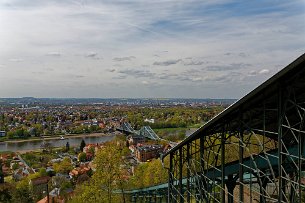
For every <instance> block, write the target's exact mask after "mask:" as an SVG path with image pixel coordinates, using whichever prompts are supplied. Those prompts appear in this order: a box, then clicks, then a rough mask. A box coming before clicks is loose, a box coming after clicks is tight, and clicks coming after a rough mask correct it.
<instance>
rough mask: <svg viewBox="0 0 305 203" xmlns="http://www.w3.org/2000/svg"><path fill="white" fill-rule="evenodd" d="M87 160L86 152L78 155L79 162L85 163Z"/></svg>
mask: <svg viewBox="0 0 305 203" xmlns="http://www.w3.org/2000/svg"><path fill="white" fill-rule="evenodd" d="M86 158H87V155H86V153H85V152H81V153H79V154H78V161H80V162H85V161H86Z"/></svg>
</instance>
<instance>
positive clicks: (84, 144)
mask: <svg viewBox="0 0 305 203" xmlns="http://www.w3.org/2000/svg"><path fill="white" fill-rule="evenodd" d="M85 146H86V143H85V140H84V139H82V141H81V143H80V146H79V149H80V151H83V149H84V147H85Z"/></svg>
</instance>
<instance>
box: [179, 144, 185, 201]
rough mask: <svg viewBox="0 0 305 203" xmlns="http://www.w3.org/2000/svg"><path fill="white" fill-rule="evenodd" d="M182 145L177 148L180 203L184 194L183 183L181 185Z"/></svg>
mask: <svg viewBox="0 0 305 203" xmlns="http://www.w3.org/2000/svg"><path fill="white" fill-rule="evenodd" d="M182 153H183V147H181V148H180V149H179V193H180V195H179V196H180V198H179V199H180V201H179V202H180V203H183V202H184V196H183V185H182V178H183V176H182V175H183V174H182V170H183V154H182Z"/></svg>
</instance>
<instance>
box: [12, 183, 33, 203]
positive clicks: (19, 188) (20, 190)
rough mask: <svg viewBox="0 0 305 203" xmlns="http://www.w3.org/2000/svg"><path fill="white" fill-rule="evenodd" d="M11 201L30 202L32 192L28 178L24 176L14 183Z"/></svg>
mask: <svg viewBox="0 0 305 203" xmlns="http://www.w3.org/2000/svg"><path fill="white" fill-rule="evenodd" d="M13 202H16V203H17V202H22V203H32V202H34V201H33V194H32V192H31V189H30V187H29V178H25V179H23V180H21V181H19V182H18V183H17V184H16V189H15V190H14V191H13Z"/></svg>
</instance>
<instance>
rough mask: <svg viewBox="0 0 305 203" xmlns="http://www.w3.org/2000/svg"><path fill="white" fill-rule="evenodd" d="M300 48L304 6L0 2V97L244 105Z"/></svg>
mask: <svg viewBox="0 0 305 203" xmlns="http://www.w3.org/2000/svg"><path fill="white" fill-rule="evenodd" d="M304 52H305V1H303V0H299V1H297V0H291V1H287V0H285V1H284V0H283V1H282V0H274V1H270V0H265V1H263V0H255V1H250V0H249V1H244V0H234V1H233V0H232V1H231V0H153V1H151V0H149V1H148V0H128V1H127V0H107V1H103V0H92V1H91V0H80V1H77V0H44V1H41V0H0V97H25V96H32V97H63V98H66V97H75V98H82V97H86V98H88V97H94V98H126V97H127V98H236V99H238V98H241V97H242V96H244V95H245V94H247V93H248V92H250V91H251V90H253V89H254V88H255V87H257V86H258V85H259V84H261V83H262V82H263V81H265V80H266V79H268V78H270V77H271V76H272V75H274V74H275V73H277V72H278V71H279V70H281V69H282V68H284V67H285V66H287V65H288V64H289V63H291V62H292V61H293V60H295V59H296V58H297V57H299V56H300V55H302V54H303V53H304Z"/></svg>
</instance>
